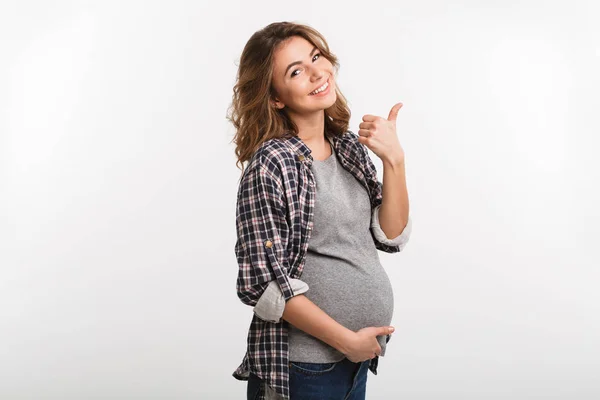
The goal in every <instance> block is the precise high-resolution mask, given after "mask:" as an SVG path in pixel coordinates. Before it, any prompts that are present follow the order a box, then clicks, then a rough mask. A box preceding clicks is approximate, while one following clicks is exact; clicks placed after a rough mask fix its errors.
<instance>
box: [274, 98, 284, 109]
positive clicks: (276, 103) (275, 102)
mask: <svg viewBox="0 0 600 400" xmlns="http://www.w3.org/2000/svg"><path fill="white" fill-rule="evenodd" d="M271 105H272V106H273V107H275V108H277V109H279V110H281V109H282V108H283V107H285V104H283V103H282V102H281V101H279V100H271Z"/></svg>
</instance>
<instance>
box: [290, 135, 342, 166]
mask: <svg viewBox="0 0 600 400" xmlns="http://www.w3.org/2000/svg"><path fill="white" fill-rule="evenodd" d="M326 137H327V138H328V139H329V142H330V143H331V145H332V146H333V149H334V150H335V151H336V153H337V151H338V144H339V140H340V139H341V138H340V137H338V136H336V135H330V136H326ZM285 139H286V141H287V143H288V145H289V146H290V147H291V148H292V150H293V151H294V153H296V155H297V156H298V159H299V160H300V161H305V162H307V164H308V166H310V165H311V164H312V162H313V157H312V154H311V153H312V150H311V149H310V147H308V146H307V145H306V144H305V143H304V142H303V141H302V139H300V138H299V137H298V136H289V137H286V138H285Z"/></svg>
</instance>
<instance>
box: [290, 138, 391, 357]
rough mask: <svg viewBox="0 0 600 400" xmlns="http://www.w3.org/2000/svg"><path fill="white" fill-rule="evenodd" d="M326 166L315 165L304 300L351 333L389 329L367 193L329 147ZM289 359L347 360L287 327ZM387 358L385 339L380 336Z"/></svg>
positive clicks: (384, 278)
mask: <svg viewBox="0 0 600 400" xmlns="http://www.w3.org/2000/svg"><path fill="white" fill-rule="evenodd" d="M331 151H332V154H331V156H330V157H329V158H327V159H326V160H321V161H319V160H316V159H313V163H312V165H311V169H312V172H313V175H314V176H315V181H316V195H315V207H314V225H313V231H312V234H311V237H310V240H309V243H308V250H307V254H306V262H305V265H304V269H303V271H302V276H301V277H300V279H301V280H302V281H303V282H305V283H306V284H308V286H309V287H310V290H308V291H306V292H305V293H304V295H305V296H306V297H308V298H309V299H310V300H311V301H312V302H313V303H315V304H316V305H317V306H318V307H319V308H321V309H322V310H323V311H325V312H326V313H327V314H328V315H329V316H331V317H332V318H333V319H334V320H336V321H337V322H339V323H340V324H341V325H343V326H345V327H346V328H348V329H351V330H353V331H358V330H359V329H362V328H365V327H369V326H387V325H390V324H391V321H392V315H393V311H394V297H393V291H392V285H391V282H390V280H389V277H388V275H387V273H386V272H385V270H384V268H383V266H382V265H381V263H380V260H379V254H378V251H377V249H376V247H375V243H374V242H373V238H372V236H371V233H370V230H369V224H370V222H371V204H370V201H369V194H368V192H367V189H366V188H365V187H363V186H362V185H361V184H360V182H359V181H357V180H356V178H355V177H354V176H353V175H352V174H351V173H350V172H349V171H347V170H346V169H345V168H344V167H343V166H342V165H341V163H340V162H339V160H338V159H337V155H336V154H335V152H334V149H333V146H331ZM288 334H289V355H290V357H289V359H290V361H298V362H314V363H326V362H337V361H340V360H343V359H344V358H345V356H344V354H342V353H341V352H339V351H337V350H336V349H335V348H333V347H331V346H330V345H328V344H327V343H325V342H323V341H321V340H320V339H318V338H316V337H314V336H311V335H309V334H307V333H305V332H304V331H302V330H300V329H298V328H296V327H294V326H293V325H291V324H290V329H289V333H288ZM377 339H378V341H379V345H380V346H381V355H382V356H383V355H385V348H386V342H385V339H386V337H385V336H378V337H377Z"/></svg>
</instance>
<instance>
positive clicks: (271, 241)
mask: <svg viewBox="0 0 600 400" xmlns="http://www.w3.org/2000/svg"><path fill="white" fill-rule="evenodd" d="M331 139H332V142H333V146H334V150H335V153H336V154H337V156H338V158H339V160H340V163H341V164H342V166H343V167H344V168H346V169H347V170H348V171H349V172H350V173H351V174H352V175H353V176H354V177H355V178H356V179H357V180H358V181H359V182H360V183H361V184H362V185H363V186H364V187H365V189H366V190H367V191H368V193H369V197H370V200H371V210H374V209H375V207H377V206H379V205H381V203H382V194H383V193H382V184H381V182H379V181H378V180H377V170H376V168H375V166H374V165H373V162H372V160H371V158H370V156H369V154H368V152H367V148H366V146H364V145H363V144H361V143H360V142H359V141H358V135H357V134H355V133H353V132H351V131H346V132H345V133H344V134H343V135H340V136H332V137H331ZM312 162H313V158H312V156H311V150H310V149H309V148H308V146H306V145H305V144H304V142H303V141H302V140H301V139H300V138H298V137H297V136H293V135H287V136H285V137H283V138H277V139H270V140H268V141H266V142H264V143H262V144H261V146H260V147H259V148H258V149H257V151H256V152H255V153H254V155H253V157H252V159H251V160H250V161H249V163H248V166H247V168H246V169H245V171H244V174H243V175H242V178H241V181H240V185H239V189H238V194H237V206H236V229H237V241H236V243H235V254H236V257H237V262H238V266H239V272H238V278H237V284H236V289H237V295H238V297H239V298H240V300H241V301H242V303H244V304H246V305H249V306H252V307H254V306H255V305H256V303H257V302H258V300H259V299H260V297H261V295H262V293H263V292H264V291H265V289H266V288H267V286H268V285H269V283H270V282H271V281H273V280H276V281H277V283H278V284H279V287H280V288H281V292H282V293H283V296H284V298H285V300H286V301H287V300H289V299H290V298H292V297H293V296H294V292H293V290H292V288H291V285H290V281H289V279H290V278H297V279H299V278H300V276H301V275H302V270H303V268H304V262H305V256H306V251H307V248H308V242H309V239H310V234H311V231H312V227H313V210H314V206H315V191H316V190H315V180H314V176H313V174H312V171H311V170H310V166H311V165H312ZM371 236H372V238H373V241H374V244H375V247H376V248H377V249H378V250H381V251H385V252H387V253H396V252H399V251H401V248H400V246H390V245H387V244H384V243H381V242H380V241H378V240H377V238H376V237H375V235H373V231H372V230H371ZM288 327H289V323H288V322H287V321H285V320H283V319H281V321H280V322H278V323H273V322H268V321H265V320H262V319H260V318H258V317H257V316H256V315H254V316H253V318H252V321H251V323H250V328H249V331H248V338H247V351H246V354H245V355H244V358H243V360H242V363H241V364H240V365H239V367H237V369H236V370H235V371H234V372H233V374H232V375H233V377H235V378H236V379H238V380H244V381H245V380H248V376H249V373H250V372H252V373H253V374H255V375H257V376H258V377H260V378H261V379H263V380H265V381H266V382H267V384H268V385H269V386H270V387H271V388H273V389H274V390H275V392H277V393H278V394H279V395H280V396H281V397H282V398H283V399H284V400H289V398H290V393H289V358H288V336H287V334H288ZM390 338H391V335H388V337H387V338H386V341H389V340H390ZM378 359H379V357H378V356H376V357H375V358H373V359H372V360H371V362H370V364H369V369H370V370H371V372H373V374H375V375H377V364H378ZM259 398H260V400H264V399H265V397H264V393H261V395H260V397H259Z"/></svg>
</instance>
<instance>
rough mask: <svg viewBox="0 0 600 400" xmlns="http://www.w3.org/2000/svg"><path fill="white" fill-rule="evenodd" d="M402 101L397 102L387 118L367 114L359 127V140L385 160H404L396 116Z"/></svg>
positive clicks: (398, 161)
mask: <svg viewBox="0 0 600 400" xmlns="http://www.w3.org/2000/svg"><path fill="white" fill-rule="evenodd" d="M400 108H402V103H397V104H395V105H394V106H393V107H392V109H391V111H390V114H389V116H388V118H387V119H385V118H383V117H378V116H375V115H370V114H366V115H364V116H363V122H361V123H360V124H359V125H358V127H359V128H360V129H359V130H358V135H359V137H358V141H359V142H360V143H362V144H364V145H365V146H367V147H368V148H369V149H371V151H372V152H373V153H375V154H376V155H377V157H379V158H381V160H382V161H384V162H389V163H393V164H398V163H403V162H404V150H403V149H402V146H400V142H399V141H398V135H397V134H396V118H397V117H398V111H400Z"/></svg>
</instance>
